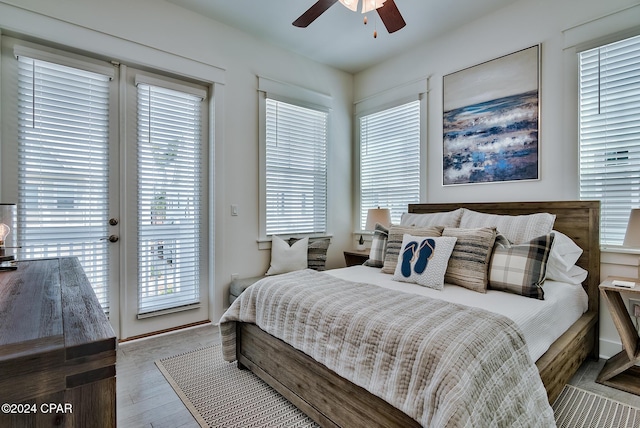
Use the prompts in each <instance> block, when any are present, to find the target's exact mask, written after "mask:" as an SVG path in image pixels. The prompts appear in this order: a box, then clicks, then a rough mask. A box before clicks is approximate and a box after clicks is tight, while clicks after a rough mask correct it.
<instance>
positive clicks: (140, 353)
mask: <svg viewBox="0 0 640 428" xmlns="http://www.w3.org/2000/svg"><path fill="white" fill-rule="evenodd" d="M219 342H220V336H219V333H218V327H216V326H213V325H211V324H206V325H203V326H198V327H192V328H189V329H185V330H180V331H177V332H173V333H167V334H163V335H160V336H154V337H150V338H146V339H140V340H135V341H131V342H124V343H121V344H120V345H119V346H118V359H117V377H116V379H117V380H116V385H117V417H118V426H119V427H126V428H138V427H141V428H142V427H145V428H149V427H153V428H160V427H162V428H191V427H194V428H197V427H198V424H197V423H196V421H195V419H193V417H192V416H191V413H189V411H188V410H187V408H186V407H185V406H184V404H182V401H181V400H180V398H178V396H177V395H176V393H175V392H174V391H173V388H171V386H170V385H169V383H168V382H167V381H166V380H165V378H164V376H163V375H162V373H160V370H158V368H157V367H156V365H155V364H154V361H155V360H158V359H160V358H165V357H171V356H173V355H176V354H179V353H182V352H188V351H191V350H193V349H197V348H201V347H204V346H209V345H213V344H215V343H219ZM604 363H605V360H600V361H587V362H585V363H584V364H583V365H582V366H581V367H580V369H579V370H578V372H577V373H576V374H575V376H574V377H573V378H572V379H571V380H570V382H569V383H570V384H572V385H574V386H576V387H578V388H582V389H586V390H588V391H593V392H596V393H598V394H601V395H604V396H606V397H609V398H611V399H613V400H616V401H619V402H622V403H626V404H629V405H632V406H635V407H638V408H640V397H639V396H636V395H633V394H629V393H626V392H623V391H619V390H617V389H613V388H609V387H607V386H604V385H600V384H597V383H595V379H596V377H597V376H598V373H599V372H600V370H601V369H602V366H603V365H604Z"/></svg>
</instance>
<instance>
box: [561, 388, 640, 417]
mask: <svg viewBox="0 0 640 428" xmlns="http://www.w3.org/2000/svg"><path fill="white" fill-rule="evenodd" d="M552 407H553V412H554V415H555V418H556V424H557V426H558V428H574V427H575V428H578V427H597V428H640V409H637V408H635V407H631V406H629V405H627V404H624V403H620V402H617V401H615V400H610V399H608V398H605V397H603V396H601V395H598V394H594V393H593V392H589V391H585V390H583V389H580V388H576V387H574V386H572V385H566V386H565V387H564V389H563V390H562V392H561V393H560V396H559V397H558V399H557V400H556V402H555V403H554V404H553V406H552Z"/></svg>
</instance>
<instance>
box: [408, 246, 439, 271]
mask: <svg viewBox="0 0 640 428" xmlns="http://www.w3.org/2000/svg"><path fill="white" fill-rule="evenodd" d="M435 249H436V241H434V240H433V239H425V240H424V241H422V243H421V244H420V249H419V250H418V261H416V265H415V266H414V267H413V270H414V271H415V272H416V273H418V274H421V273H422V272H424V270H425V269H426V268H427V264H428V263H429V260H431V256H433V252H434V250H435Z"/></svg>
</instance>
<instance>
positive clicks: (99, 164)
mask: <svg viewBox="0 0 640 428" xmlns="http://www.w3.org/2000/svg"><path fill="white" fill-rule="evenodd" d="M17 101H18V121H19V123H18V135H19V148H18V152H19V153H18V159H19V166H18V171H19V172H18V194H19V196H18V230H19V233H18V237H19V244H20V245H22V249H21V250H20V258H24V259H30V258H42V257H63V256H77V257H78V259H79V260H80V262H81V264H82V266H83V268H84V270H85V272H86V274H87V276H88V278H89V281H90V283H91V285H92V286H93V288H94V290H95V292H96V295H97V297H98V300H99V301H100V304H101V305H102V306H103V308H104V310H105V311H107V312H108V310H109V296H108V266H107V260H108V259H107V245H108V244H107V241H104V240H101V238H104V237H106V236H107V220H108V212H107V208H108V184H109V182H108V170H109V165H108V138H109V137H108V134H109V132H108V123H109V77H108V76H104V75H101V74H97V73H93V72H88V71H84V70H80V69H76V68H72V67H67V66H63V65H58V64H55V63H51V62H45V61H40V60H36V59H32V58H28V57H25V56H19V57H18V100H17Z"/></svg>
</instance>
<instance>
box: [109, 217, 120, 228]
mask: <svg viewBox="0 0 640 428" xmlns="http://www.w3.org/2000/svg"><path fill="white" fill-rule="evenodd" d="M117 225H118V219H117V218H110V219H109V226H117Z"/></svg>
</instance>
